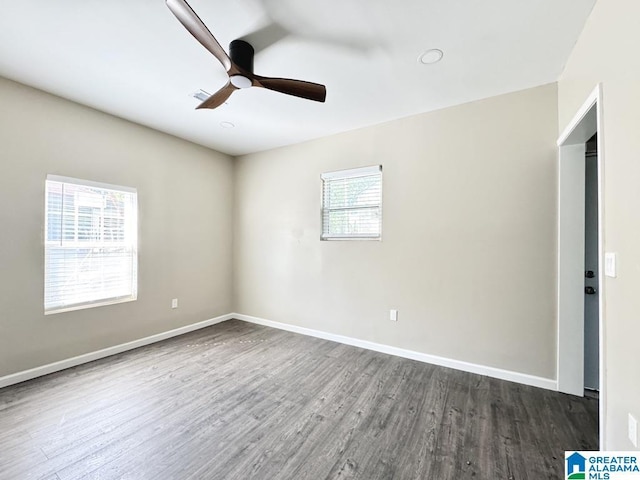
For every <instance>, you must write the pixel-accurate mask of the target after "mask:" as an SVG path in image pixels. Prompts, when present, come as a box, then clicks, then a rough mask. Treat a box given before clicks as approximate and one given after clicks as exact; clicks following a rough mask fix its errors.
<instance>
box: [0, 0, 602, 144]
mask: <svg viewBox="0 0 640 480" xmlns="http://www.w3.org/2000/svg"><path fill="white" fill-rule="evenodd" d="M594 3H595V0H533V1H532V0H402V1H395V2H394V1H391V0H322V1H320V0H232V1H230V0H190V5H191V7H192V8H193V9H194V10H195V11H196V12H197V13H198V15H199V16H200V18H201V19H202V20H203V22H204V23H205V24H206V25H207V26H208V27H209V30H211V32H212V33H213V34H214V35H215V36H216V38H217V39H218V41H219V43H220V44H221V45H222V46H223V47H225V48H227V47H228V44H229V42H230V41H231V40H234V39H236V38H248V39H249V40H250V41H251V42H252V43H253V44H254V47H256V51H257V53H256V57H255V72H256V73H257V74H259V75H264V76H276V77H288V78H296V79H300V80H307V81H312V82H317V83H323V84H325V85H326V86H327V101H326V103H324V104H322V103H316V102H312V101H308V100H302V99H299V98H296V97H290V96H287V95H283V94H279V93H276V92H272V91H268V90H265V89H259V88H251V89H248V90H242V91H238V92H235V93H234V94H233V95H232V96H231V98H230V99H229V100H228V102H227V103H228V104H226V105H223V106H222V107H220V108H218V109H216V110H198V111H196V110H195V107H196V106H197V105H198V103H199V101H198V100H195V99H193V98H191V97H190V96H189V94H190V93H192V92H194V91H197V90H198V89H201V88H202V89H204V90H206V91H208V92H209V93H213V92H214V91H216V90H217V89H218V88H220V87H221V86H223V85H224V84H225V83H226V80H227V77H226V73H225V71H224V69H223V67H222V66H221V65H220V64H219V63H218V61H217V60H216V59H215V58H214V57H213V56H212V55H211V54H210V53H209V52H207V51H206V50H205V49H204V48H203V47H202V46H201V45H200V44H199V43H198V42H197V41H196V40H195V39H194V38H193V37H192V36H191V35H190V34H189V33H188V32H187V31H186V30H185V29H184V27H183V26H182V25H181V24H180V23H179V22H178V20H177V19H176V18H175V17H174V16H173V15H172V14H171V12H170V11H169V9H168V8H167V7H166V5H165V3H164V1H163V0H82V1H78V0H56V1H47V0H19V1H18V0H12V1H9V0H0V12H2V13H1V14H0V75H1V76H4V77H7V78H10V79H13V80H17V81H19V82H22V83H24V84H27V85H31V86H34V87H37V88H40V89H42V90H45V91H48V92H51V93H54V94H56V95H60V96H62V97H65V98H68V99H71V100H74V101H76V102H79V103H82V104H85V105H89V106H91V107H94V108H96V109H98V110H102V111H105V112H108V113H111V114H113V115H116V116H119V117H122V118H126V119H128V120H131V121H133V122H137V123H140V124H143V125H147V126H149V127H151V128H155V129H157V130H161V131H163V132H167V133H170V134H173V135H176V136H178V137H182V138H185V139H187V140H190V141H193V142H195V143H198V144H201V145H205V146H207V147H211V148H213V149H216V150H219V151H222V152H226V153H229V154H231V155H240V154H245V153H250V152H255V151H260V150H266V149H269V148H274V147H277V146H281V145H287V144H292V143H298V142H301V141H304V140H308V139H311V138H317V137H321V136H325V135H329V134H333V133H337V132H341V131H346V130H352V129H355V128H359V127H363V126H366V125H371V124H376V123H381V122H384V121H388V120H391V119H395V118H400V117H404V116H408V115H412V114H417V113H422V112H426V111H430V110H435V109H439V108H443V107H447V106H451V105H456V104H460V103H464V102H468V101H472V100H477V99H480V98H486V97H490V96H493V95H498V94H502V93H506V92H511V91H516V90H521V89H524V88H529V87H532V86H537V85H542V84H546V83H550V82H554V81H556V80H557V79H558V76H559V75H560V73H561V72H562V69H563V66H564V63H565V61H566V59H567V57H568V56H569V54H570V52H571V49H572V48H573V45H574V43H575V42H576V40H577V38H578V35H579V33H580V31H581V30H582V27H583V25H584V23H585V21H586V18H587V17H588V15H589V13H590V11H591V9H592V7H593V4H594ZM252 32H254V33H253V34H252ZM430 48H439V49H441V50H443V51H444V58H443V60H442V61H441V62H440V63H438V64H435V65H422V64H420V63H419V62H418V61H417V59H418V57H419V55H420V54H421V53H423V52H424V51H425V50H427V49H430ZM221 122H232V123H234V124H235V125H236V127H235V128H231V129H229V128H223V127H221V126H220V123H221Z"/></svg>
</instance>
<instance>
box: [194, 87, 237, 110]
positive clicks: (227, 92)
mask: <svg viewBox="0 0 640 480" xmlns="http://www.w3.org/2000/svg"><path fill="white" fill-rule="evenodd" d="M235 90H237V88H236V87H234V86H233V85H232V84H231V82H229V83H227V84H226V85H225V86H224V87H222V88H221V89H220V90H218V91H217V92H216V93H214V94H213V95H211V96H210V97H209V98H207V99H206V100H205V101H204V102H202V103H201V104H200V105H198V106H197V107H196V109H199V108H209V109H213V108H217V107H219V106H220V105H222V104H223V103H224V102H225V101H226V100H227V98H229V97H230V96H231V94H232V93H233V92H234V91H235Z"/></svg>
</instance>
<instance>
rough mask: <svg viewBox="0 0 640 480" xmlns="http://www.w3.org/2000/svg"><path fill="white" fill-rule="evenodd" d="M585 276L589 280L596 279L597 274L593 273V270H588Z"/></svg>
mask: <svg viewBox="0 0 640 480" xmlns="http://www.w3.org/2000/svg"><path fill="white" fill-rule="evenodd" d="M584 276H585V277H587V278H593V277H595V276H596V275H595V273H593V270H587V271H586V272H584Z"/></svg>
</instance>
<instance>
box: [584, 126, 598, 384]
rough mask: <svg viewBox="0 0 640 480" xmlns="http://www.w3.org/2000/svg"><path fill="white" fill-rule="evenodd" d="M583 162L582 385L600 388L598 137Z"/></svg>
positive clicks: (589, 145)
mask: <svg viewBox="0 0 640 480" xmlns="http://www.w3.org/2000/svg"><path fill="white" fill-rule="evenodd" d="M586 150H587V153H586V159H585V160H586V165H585V203H584V207H585V222H584V227H585V232H584V233H585V242H584V264H585V265H584V269H585V279H584V285H585V295H584V388H586V389H588V390H600V388H599V385H600V368H599V364H600V357H599V343H600V339H599V335H600V334H599V328H600V323H599V298H598V290H599V288H600V286H599V284H598V276H599V275H598V274H599V265H598V152H597V140H595V137H594V139H593V140H590V141H589V142H587V146H586Z"/></svg>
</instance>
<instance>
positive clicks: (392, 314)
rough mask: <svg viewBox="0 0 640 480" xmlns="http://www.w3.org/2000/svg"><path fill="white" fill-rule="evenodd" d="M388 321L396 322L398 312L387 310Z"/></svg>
mask: <svg viewBox="0 0 640 480" xmlns="http://www.w3.org/2000/svg"><path fill="white" fill-rule="evenodd" d="M389 320H391V321H392V322H397V321H398V310H389Z"/></svg>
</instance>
